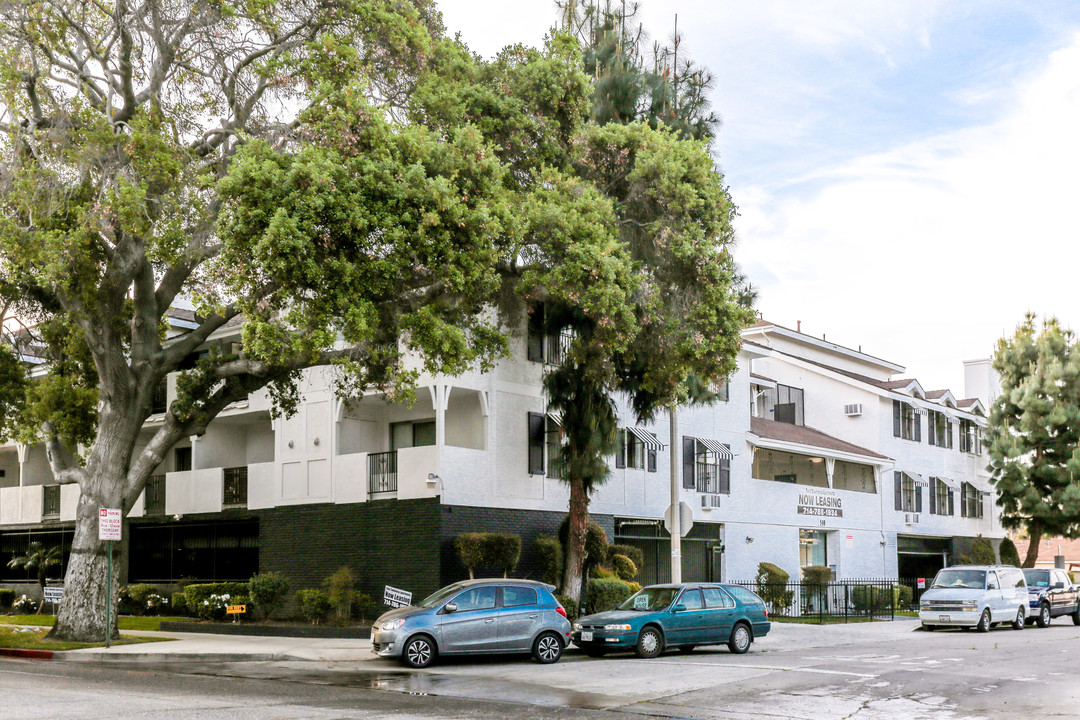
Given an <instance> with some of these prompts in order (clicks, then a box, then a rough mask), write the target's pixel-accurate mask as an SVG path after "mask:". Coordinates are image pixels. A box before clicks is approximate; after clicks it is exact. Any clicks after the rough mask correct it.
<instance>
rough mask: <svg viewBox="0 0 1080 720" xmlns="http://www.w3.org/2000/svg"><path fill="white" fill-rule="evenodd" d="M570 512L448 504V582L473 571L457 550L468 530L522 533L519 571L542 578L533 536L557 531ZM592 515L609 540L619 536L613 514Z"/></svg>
mask: <svg viewBox="0 0 1080 720" xmlns="http://www.w3.org/2000/svg"><path fill="white" fill-rule="evenodd" d="M564 517H566V512H564V511H558V512H550V511H544V510H514V509H507V508H484V507H465V506H459V505H444V506H443V507H442V580H443V584H444V585H447V584H449V583H452V582H456V581H458V580H462V579H465V578H468V577H469V572H468V570H466V569H465V568H464V566H462V564H461V562H460V561H459V560H458V557H457V552H456V551H455V550H454V538H455V537H456V536H457V535H459V534H461V533H466V532H498V533H512V534H514V535H520V536H521V560H520V562H518V567H517V572H516V573H514V574H515V575H516V576H517V577H520V578H531V579H534V580H539V579H540V571H539V567H538V565H537V562H536V557H535V555H534V553H533V547H532V545H533V540H535V539H536V536H537V535H542V534H547V535H555V534H556V533H557V532H558V529H559V523H561V522H562V521H563V518H564ZM589 517H590V519H591V520H592V521H593V522H595V523H596V524H598V525H599V526H600V527H602V528H603V529H604V532H605V533H607V537H608V542H613V538H614V536H615V519H614V517H612V516H611V515H595V514H594V515H590V516H589Z"/></svg>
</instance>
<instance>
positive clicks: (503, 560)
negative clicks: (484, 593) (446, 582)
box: [454, 533, 521, 578]
mask: <svg viewBox="0 0 1080 720" xmlns="http://www.w3.org/2000/svg"><path fill="white" fill-rule="evenodd" d="M454 549H455V550H456V551H457V554H458V558H459V559H460V560H461V564H462V565H464V566H465V569H466V570H468V571H469V577H470V578H474V577H476V571H477V570H481V569H485V568H496V569H498V570H500V571H502V574H503V577H509V576H510V574H511V573H512V572H514V570H516V569H517V564H518V560H519V559H520V558H521V536H520V535H512V534H510V533H461V534H460V535H458V536H457V537H455V538H454Z"/></svg>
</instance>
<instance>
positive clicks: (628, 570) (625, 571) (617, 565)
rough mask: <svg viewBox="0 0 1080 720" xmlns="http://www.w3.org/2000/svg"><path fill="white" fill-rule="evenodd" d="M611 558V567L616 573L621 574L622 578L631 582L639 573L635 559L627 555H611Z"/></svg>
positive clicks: (620, 577)
mask: <svg viewBox="0 0 1080 720" xmlns="http://www.w3.org/2000/svg"><path fill="white" fill-rule="evenodd" d="M609 560H610V562H611V568H612V569H613V570H614V571H615V574H616V575H618V576H619V579H620V580H626V581H627V582H629V581H630V580H633V579H634V577H635V576H636V575H637V574H638V566H637V565H635V564H634V561H633V560H631V559H630V558H628V557H626V556H625V555H611V556H610V557H609Z"/></svg>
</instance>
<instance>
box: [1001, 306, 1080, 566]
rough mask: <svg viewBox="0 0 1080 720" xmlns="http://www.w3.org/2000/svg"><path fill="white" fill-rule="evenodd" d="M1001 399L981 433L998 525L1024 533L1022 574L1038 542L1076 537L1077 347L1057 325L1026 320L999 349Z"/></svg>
mask: <svg viewBox="0 0 1080 720" xmlns="http://www.w3.org/2000/svg"><path fill="white" fill-rule="evenodd" d="M993 364H994V369H995V370H997V372H998V373H999V374H1000V376H1001V388H1002V393H1001V395H1000V396H998V398H997V399H996V400H995V402H994V405H993V408H992V410H991V413H990V421H989V424H988V427H987V438H988V449H989V453H990V470H991V473H992V477H993V482H994V484H995V486H996V488H997V494H998V499H997V504H998V505H999V506H1000V507H1001V523H1002V525H1003V526H1005V527H1006V528H1009V529H1019V528H1026V529H1027V532H1028V535H1029V538H1030V543H1029V545H1028V553H1027V557H1026V558H1025V559H1024V567H1034V565H1035V560H1036V558H1037V557H1038V547H1039V541H1040V540H1041V539H1042V537H1043V536H1044V535H1061V536H1064V537H1069V538H1075V537H1078V536H1080V447H1078V443H1080V344H1078V343H1077V340H1076V337H1075V335H1074V334H1073V333H1072V332H1071V331H1070V330H1067V329H1064V328H1062V327H1061V325H1060V323H1059V322H1058V321H1057V320H1056V319H1049V320H1047V321H1045V322H1044V323H1043V326H1042V328H1041V329H1039V328H1038V327H1037V325H1036V320H1035V317H1034V316H1033V315H1031V314H1028V315H1027V316H1026V318H1025V319H1024V322H1023V323H1021V325H1020V326H1019V328H1018V329H1017V331H1016V334H1015V335H1014V336H1013V337H1012V338H1002V339H1001V340H999V341H998V346H997V351H996V353H995V355H994V363H993Z"/></svg>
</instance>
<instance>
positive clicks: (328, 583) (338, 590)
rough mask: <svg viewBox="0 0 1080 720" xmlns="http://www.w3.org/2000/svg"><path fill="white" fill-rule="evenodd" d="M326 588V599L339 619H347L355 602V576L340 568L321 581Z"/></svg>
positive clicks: (345, 568) (349, 571) (347, 568)
mask: <svg viewBox="0 0 1080 720" xmlns="http://www.w3.org/2000/svg"><path fill="white" fill-rule="evenodd" d="M323 586H324V587H325V588H326V599H327V600H328V601H329V602H330V605H331V606H332V607H333V608H334V610H335V611H337V615H338V617H339V618H348V617H349V614H350V613H351V612H352V607H353V603H354V602H356V597H357V591H356V576H355V575H353V571H352V569H351V568H349V567H347V566H342V567H340V568H338V571H337V572H335V573H334V574H333V575H331V576H330V577H328V578H326V580H324V581H323Z"/></svg>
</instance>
